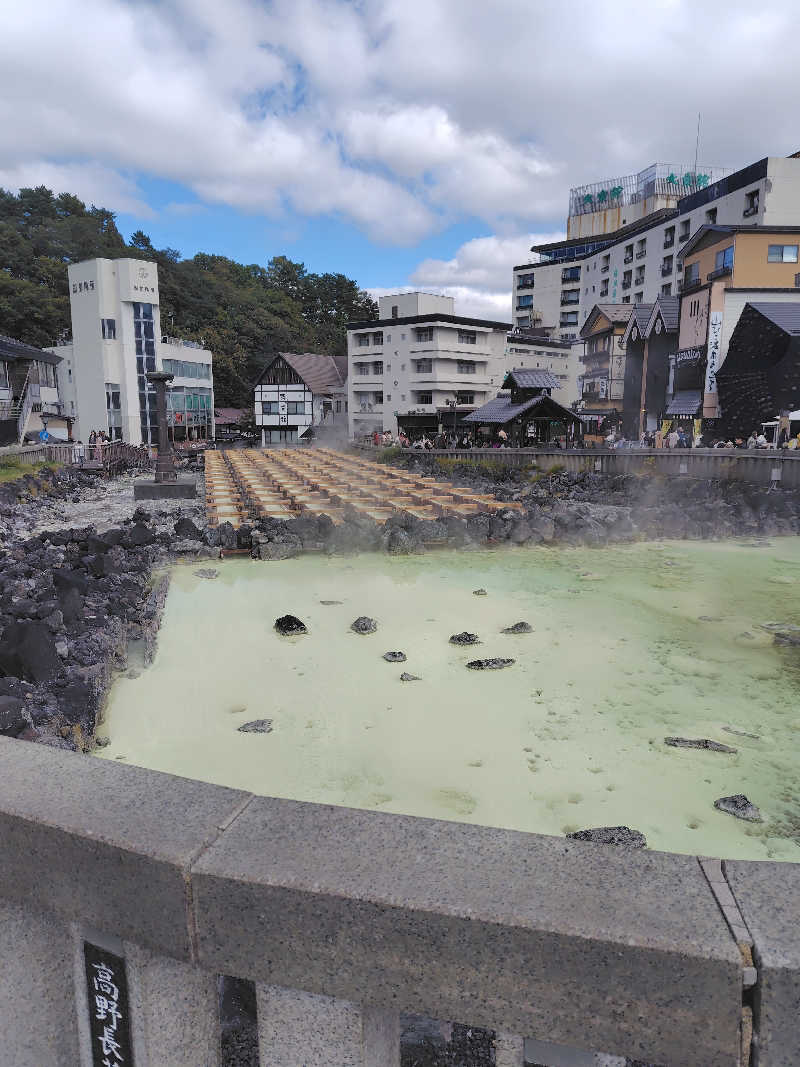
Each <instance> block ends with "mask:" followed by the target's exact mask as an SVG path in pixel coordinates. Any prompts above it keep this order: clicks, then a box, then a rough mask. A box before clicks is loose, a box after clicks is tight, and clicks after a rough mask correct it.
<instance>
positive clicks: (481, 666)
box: [467, 658, 516, 671]
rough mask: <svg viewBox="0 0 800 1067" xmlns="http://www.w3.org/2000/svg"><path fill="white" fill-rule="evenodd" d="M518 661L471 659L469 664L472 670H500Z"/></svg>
mask: <svg viewBox="0 0 800 1067" xmlns="http://www.w3.org/2000/svg"><path fill="white" fill-rule="evenodd" d="M512 663H516V660H513V659H500V658H495V659H471V660H470V661H469V663H468V664H467V666H468V667H469V669H470V670H471V671H499V670H502V669H503V667H510V666H511V664H512Z"/></svg>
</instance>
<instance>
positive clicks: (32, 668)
mask: <svg viewBox="0 0 800 1067" xmlns="http://www.w3.org/2000/svg"><path fill="white" fill-rule="evenodd" d="M0 670H2V671H3V672H4V673H5V674H13V675H15V676H16V677H17V678H25V679H27V680H28V681H31V682H47V681H50V679H51V678H54V677H55V676H56V675H57V674H58V672H59V671H60V670H61V661H60V660H59V658H58V653H57V652H56V645H55V641H54V639H53V635H52V633H51V632H50V630H49V629H48V628H47V627H46V626H45V625H44V624H43V623H41V622H27V621H25V622H10V623H9V624H8V626H6V628H5V629H4V630H3V636H2V638H0Z"/></svg>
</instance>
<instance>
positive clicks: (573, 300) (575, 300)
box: [561, 293, 581, 307]
mask: <svg viewBox="0 0 800 1067" xmlns="http://www.w3.org/2000/svg"><path fill="white" fill-rule="evenodd" d="M580 302H581V298H580V293H579V294H578V296H568V295H567V294H566V293H562V294H561V305H562V307H563V306H564V305H565V304H580Z"/></svg>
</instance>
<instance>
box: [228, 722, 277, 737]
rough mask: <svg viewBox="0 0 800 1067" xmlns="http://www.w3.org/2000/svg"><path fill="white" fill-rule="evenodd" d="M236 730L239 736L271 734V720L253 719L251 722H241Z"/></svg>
mask: <svg viewBox="0 0 800 1067" xmlns="http://www.w3.org/2000/svg"><path fill="white" fill-rule="evenodd" d="M236 729H237V731H238V733H240V734H271V733H272V719H253V721H252V722H243V723H242V725H241V726H237V728H236Z"/></svg>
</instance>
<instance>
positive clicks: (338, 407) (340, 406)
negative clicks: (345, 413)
mask: <svg viewBox="0 0 800 1067" xmlns="http://www.w3.org/2000/svg"><path fill="white" fill-rule="evenodd" d="M341 410H342V402H341V400H337V401H336V414H337V415H339V414H340V413H341Z"/></svg>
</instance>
